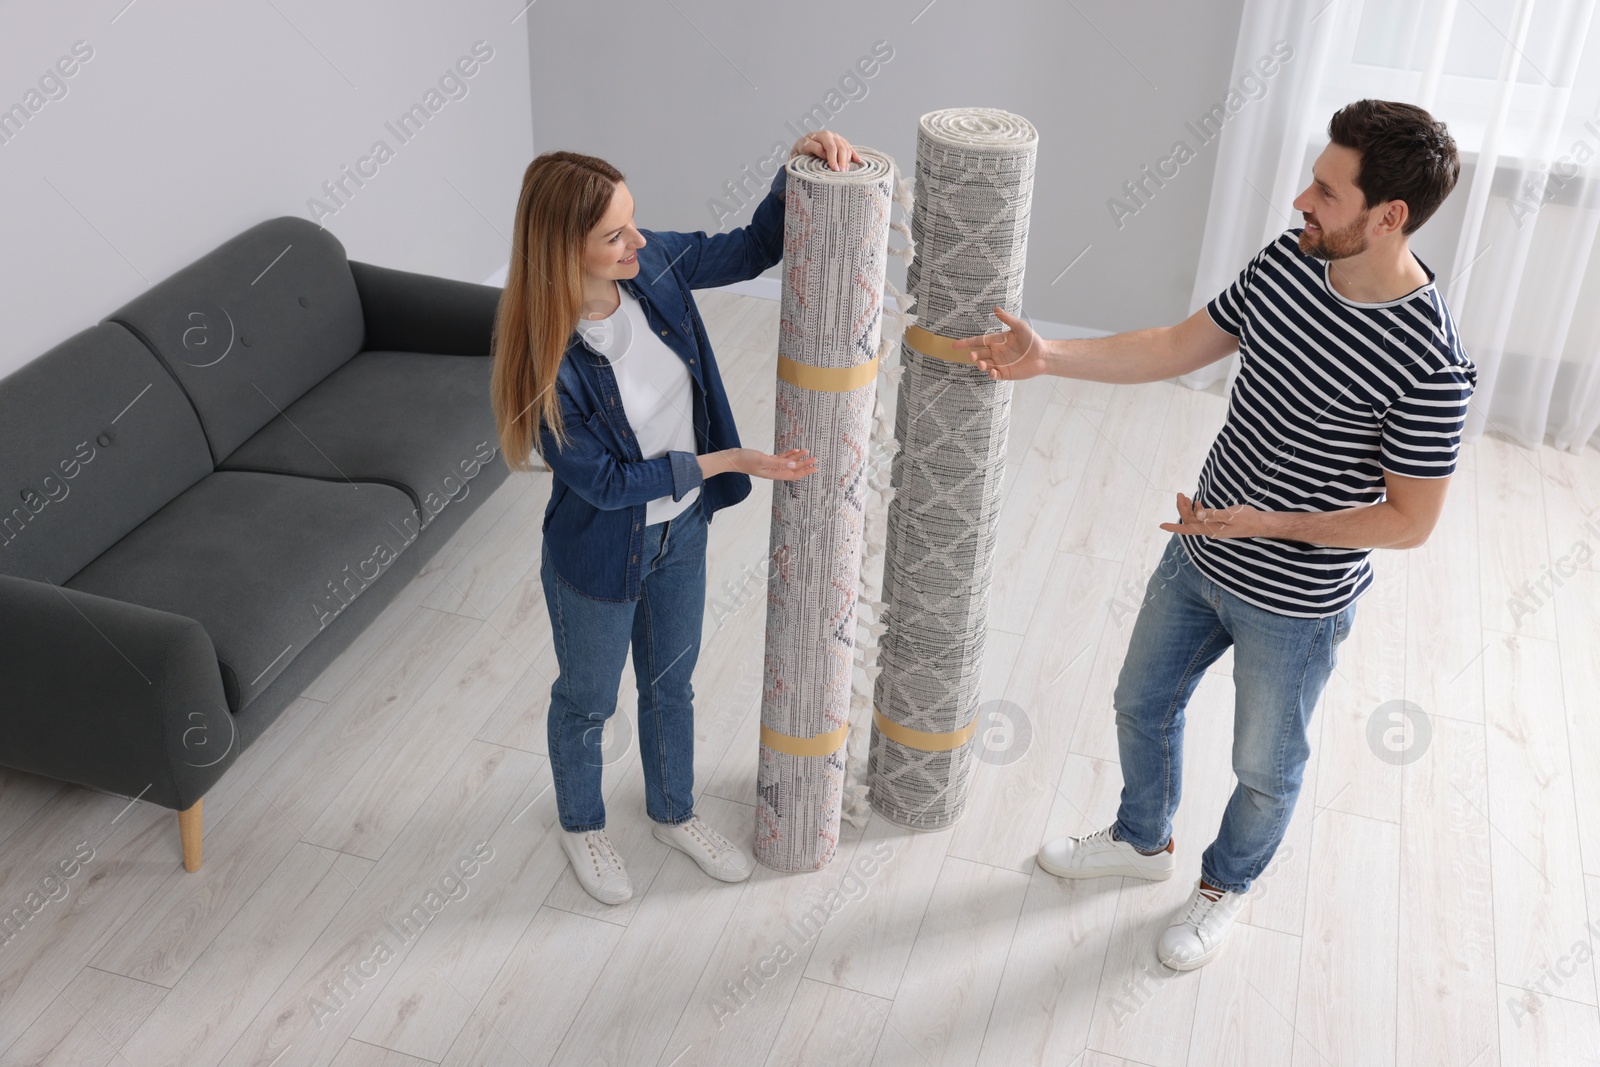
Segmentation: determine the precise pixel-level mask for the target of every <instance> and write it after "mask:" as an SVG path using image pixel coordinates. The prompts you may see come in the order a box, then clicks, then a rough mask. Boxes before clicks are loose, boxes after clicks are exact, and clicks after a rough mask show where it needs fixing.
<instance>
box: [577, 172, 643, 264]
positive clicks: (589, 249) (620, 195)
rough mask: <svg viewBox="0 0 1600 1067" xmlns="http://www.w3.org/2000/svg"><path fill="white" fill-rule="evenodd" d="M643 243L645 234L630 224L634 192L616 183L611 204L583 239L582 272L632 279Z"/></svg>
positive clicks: (624, 185)
mask: <svg viewBox="0 0 1600 1067" xmlns="http://www.w3.org/2000/svg"><path fill="white" fill-rule="evenodd" d="M644 245H645V240H644V234H642V233H640V232H639V230H638V228H637V227H636V226H634V224H633V194H632V193H630V192H628V187H627V185H626V184H624V183H622V182H618V183H617V187H616V189H614V190H613V191H612V193H611V205H610V206H609V207H607V208H606V213H605V215H603V216H602V217H601V219H600V222H599V224H598V225H596V226H595V228H594V229H592V230H590V231H589V237H588V239H587V240H586V241H585V242H584V248H583V269H584V273H586V274H588V275H589V276H590V277H592V278H599V279H602V280H613V281H614V280H616V279H618V278H632V277H634V276H635V275H637V274H638V273H639V257H638V251H639V249H641V248H643V247H644Z"/></svg>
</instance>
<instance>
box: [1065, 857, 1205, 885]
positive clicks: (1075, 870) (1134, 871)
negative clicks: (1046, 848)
mask: <svg viewBox="0 0 1600 1067" xmlns="http://www.w3.org/2000/svg"><path fill="white" fill-rule="evenodd" d="M1034 862H1035V863H1037V864H1038V865H1039V869H1040V870H1042V871H1045V872H1047V873H1049V874H1053V875H1055V876H1056V877H1057V878H1143V879H1144V880H1145V881H1147V882H1165V881H1166V880H1167V879H1168V878H1171V877H1172V872H1173V870H1174V869H1175V868H1173V867H1168V868H1166V869H1164V870H1162V869H1159V868H1158V869H1156V870H1151V869H1149V868H1145V867H1058V866H1056V865H1055V864H1053V863H1051V862H1050V861H1049V860H1047V859H1045V858H1044V854H1043V853H1042V852H1041V853H1040V854H1039V855H1037V856H1035V857H1034Z"/></svg>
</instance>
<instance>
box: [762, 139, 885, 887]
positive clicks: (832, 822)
mask: <svg viewBox="0 0 1600 1067" xmlns="http://www.w3.org/2000/svg"><path fill="white" fill-rule="evenodd" d="M856 152H857V154H859V155H860V157H861V159H862V162H861V163H859V164H852V165H851V166H850V167H849V168H847V169H846V170H844V171H832V170H829V169H828V165H827V164H826V163H824V162H823V161H822V160H820V159H817V158H816V157H815V156H809V155H802V156H796V157H794V158H793V159H791V160H790V161H789V163H788V168H789V174H788V179H787V190H788V191H787V194H786V199H785V202H784V238H783V305H782V311H781V319H780V321H779V327H778V382H777V417H776V420H775V426H774V433H773V438H774V440H773V451H774V452H783V451H785V450H787V449H790V448H807V449H810V451H811V453H812V455H814V456H815V457H816V458H817V472H816V473H815V474H812V475H809V476H808V477H805V478H801V479H798V480H796V481H788V482H786V481H777V482H773V483H772V539H771V555H770V558H769V562H770V570H769V572H768V578H767V634H766V661H765V667H764V675H763V685H762V693H761V747H760V764H759V766H758V768H757V776H756V785H757V804H756V833H755V855H756V859H758V860H760V861H761V862H762V863H763V864H765V865H766V866H768V867H772V868H774V869H776V870H780V871H804V870H816V869H818V868H821V867H823V866H825V865H826V864H827V863H828V861H829V860H831V859H832V858H833V853H834V850H835V848H836V847H837V845H838V840H839V816H840V806H841V801H842V798H843V792H844V771H845V748H844V745H845V738H846V734H847V730H848V727H849V717H850V688H851V674H852V668H853V660H854V650H855V637H856V596H857V587H858V582H859V579H860V570H861V547H862V532H863V519H864V515H865V504H866V492H867V485H866V475H867V459H868V456H867V446H868V438H869V435H870V432H871V428H872V423H871V419H872V413H873V401H874V400H875V399H876V396H877V373H878V360H879V356H880V354H881V353H880V351H879V348H880V338H881V329H882V315H883V284H884V266H885V261H886V259H887V249H888V239H889V211H890V206H891V203H892V200H893V196H894V182H895V171H894V161H893V160H891V159H890V158H889V157H888V156H885V155H883V154H881V153H879V152H874V151H872V150H871V149H869V148H861V147H857V148H856Z"/></svg>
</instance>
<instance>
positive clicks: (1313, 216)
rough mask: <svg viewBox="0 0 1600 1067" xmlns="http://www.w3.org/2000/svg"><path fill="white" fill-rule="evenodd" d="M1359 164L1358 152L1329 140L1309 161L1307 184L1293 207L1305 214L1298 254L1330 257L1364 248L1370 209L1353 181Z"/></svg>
mask: <svg viewBox="0 0 1600 1067" xmlns="http://www.w3.org/2000/svg"><path fill="white" fill-rule="evenodd" d="M1360 168H1361V153H1360V152H1357V151H1356V150H1355V149H1354V148H1346V147H1344V146H1343V145H1337V144H1332V143H1330V144H1329V145H1328V147H1326V148H1324V149H1323V150H1322V154H1321V155H1320V156H1318V157H1317V160H1316V162H1315V163H1313V164H1312V165H1311V184H1310V185H1308V186H1307V187H1306V189H1305V191H1304V192H1302V193H1301V194H1300V195H1299V196H1297V197H1295V200H1294V207H1295V210H1296V211H1298V212H1300V213H1301V214H1302V215H1303V216H1305V227H1306V228H1305V231H1304V232H1302V233H1301V234H1300V251H1301V253H1302V254H1304V255H1308V256H1316V257H1317V258H1318V259H1330V260H1331V259H1344V258H1345V257H1346V256H1355V255H1360V254H1361V253H1362V252H1365V251H1366V250H1367V221H1368V217H1369V216H1370V215H1371V213H1372V209H1371V208H1370V207H1369V206H1368V205H1367V198H1366V196H1365V194H1363V193H1362V192H1361V188H1360V187H1359V186H1358V185H1356V176H1357V175H1358V174H1359V173H1360Z"/></svg>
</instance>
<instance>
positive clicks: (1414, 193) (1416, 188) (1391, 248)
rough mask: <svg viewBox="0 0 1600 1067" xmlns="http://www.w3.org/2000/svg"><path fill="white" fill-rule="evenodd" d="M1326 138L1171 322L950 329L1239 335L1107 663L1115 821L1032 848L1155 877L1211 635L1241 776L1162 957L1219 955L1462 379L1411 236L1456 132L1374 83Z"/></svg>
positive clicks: (1079, 864)
mask: <svg viewBox="0 0 1600 1067" xmlns="http://www.w3.org/2000/svg"><path fill="white" fill-rule="evenodd" d="M1328 136H1329V139H1330V143H1329V144H1328V146H1327V147H1326V148H1325V149H1323V151H1322V154H1321V155H1320V156H1318V157H1317V160H1316V162H1315V163H1314V164H1313V166H1312V181H1311V184H1310V185H1309V186H1308V187H1307V188H1306V190H1305V191H1304V192H1302V193H1301V194H1300V195H1299V197H1297V198H1296V199H1295V201H1294V206H1295V209H1296V210H1298V211H1299V212H1300V213H1301V214H1302V216H1303V217H1304V220H1305V226H1304V227H1303V228H1302V229H1299V230H1289V231H1287V232H1286V233H1284V234H1283V235H1282V236H1280V237H1279V238H1278V239H1277V240H1275V241H1274V242H1273V243H1272V244H1270V245H1268V246H1267V247H1266V248H1264V249H1262V250H1261V252H1260V253H1259V254H1257V255H1256V257H1255V258H1254V259H1253V260H1252V261H1251V262H1250V263H1249V265H1248V266H1246V267H1245V269H1244V270H1243V271H1242V272H1241V273H1240V274H1239V277H1238V279H1237V280H1236V281H1235V282H1234V283H1233V284H1232V285H1231V286H1229V287H1228V289H1226V290H1225V291H1224V292H1222V293H1221V294H1219V295H1218V296H1217V297H1216V298H1215V299H1214V300H1212V301H1211V302H1210V303H1209V304H1208V305H1206V307H1205V308H1204V309H1203V310H1201V311H1198V312H1196V313H1195V314H1194V315H1193V316H1191V317H1190V318H1188V319H1186V320H1185V321H1183V322H1182V323H1179V324H1178V325H1176V326H1171V327H1166V328H1158V329H1147V330H1138V331H1134V332H1132V333H1124V334H1117V335H1115V336H1111V337H1105V338H1098V339H1094V340H1072V341H1045V340H1042V339H1041V338H1039V337H1038V335H1036V334H1035V333H1034V332H1033V331H1032V330H1031V329H1030V328H1029V327H1028V326H1027V324H1026V323H1024V322H1021V321H1019V320H1018V319H1016V318H1013V317H1012V316H1010V315H1008V314H1006V313H1005V312H1004V311H1002V310H1001V309H999V308H996V309H995V314H996V315H997V316H998V317H999V318H1000V319H1001V321H1002V322H1004V323H1005V324H1006V325H1007V326H1008V327H1010V329H1009V331H1008V332H1005V333H998V334H989V335H987V336H983V337H972V338H967V339H965V340H961V341H957V342H956V347H958V348H970V349H973V350H974V351H973V352H972V358H973V359H974V361H976V363H977V364H978V366H979V367H981V368H983V370H985V371H986V372H988V374H989V377H990V378H992V379H995V380H997V381H998V380H1016V379H1022V378H1030V377H1034V376H1036V375H1040V374H1056V375H1062V376H1064V377H1070V378H1087V379H1090V380H1093V381H1101V382H1149V381H1160V380H1163V379H1166V378H1171V377H1174V376H1176V375H1179V374H1184V373H1186V372H1188V371H1192V370H1194V369H1196V368H1197V367H1202V366H1204V365H1206V364H1208V363H1212V362H1214V361H1216V360H1219V359H1222V358H1223V357H1224V356H1226V355H1228V353H1229V352H1231V351H1233V349H1234V348H1235V347H1237V348H1238V351H1239V373H1238V376H1237V378H1236V380H1235V382H1234V385H1233V388H1232V391H1231V393H1230V395H1229V399H1228V411H1227V418H1226V421H1225V422H1224V423H1223V426H1222V430H1221V432H1220V433H1219V434H1218V435H1217V438H1216V440H1215V441H1214V442H1213V443H1212V446H1211V451H1210V454H1209V455H1208V456H1207V457H1206V461H1205V465H1204V467H1203V468H1202V469H1201V471H1200V479H1199V483H1198V485H1197V487H1196V489H1195V494H1194V498H1193V499H1192V500H1191V499H1190V498H1189V497H1187V496H1184V495H1183V494H1182V493H1180V494H1178V521H1177V522H1175V523H1162V524H1161V528H1162V529H1163V530H1169V531H1171V532H1172V534H1173V537H1172V539H1171V541H1170V542H1169V544H1168V545H1167V549H1166V553H1165V555H1164V556H1163V557H1162V560H1161V564H1160V565H1159V566H1158V568H1157V569H1156V573H1155V574H1154V575H1152V576H1151V578H1150V582H1149V585H1148V587H1147V591H1146V597H1145V601H1144V603H1143V605H1142V606H1141V608H1140V611H1139V615H1138V619H1137V621H1136V622H1135V624H1134V629H1133V636H1132V638H1131V640H1130V643H1129V646H1128V655H1127V659H1126V661H1125V662H1124V664H1123V667H1122V673H1121V675H1120V677H1119V679H1118V681H1117V688H1116V692H1115V695H1114V697H1113V703H1114V706H1115V709H1116V722H1117V742H1118V747H1119V750H1120V753H1121V762H1122V776H1123V788H1122V798H1121V806H1120V808H1119V810H1118V812H1117V818H1116V821H1115V822H1114V823H1112V824H1111V825H1110V826H1108V827H1106V828H1105V829H1104V830H1101V831H1099V832H1097V833H1093V834H1089V835H1087V836H1084V837H1067V838H1061V839H1059V840H1054V841H1048V842H1046V843H1045V844H1044V846H1043V847H1042V848H1041V849H1040V850H1039V857H1038V862H1039V866H1041V867H1042V868H1044V869H1045V870H1047V871H1049V872H1050V873H1052V874H1055V875H1059V876H1061V877H1064V878H1092V877H1097V876H1106V875H1116V876H1122V877H1133V878H1149V879H1164V878H1169V877H1171V876H1172V872H1173V868H1174V861H1173V853H1174V847H1175V846H1174V843H1173V841H1172V836H1171V829H1172V816H1173V813H1174V812H1175V811H1176V810H1177V806H1178V798H1179V795H1180V792H1181V780H1182V764H1181V754H1182V742H1183V723H1184V717H1183V712H1184V706H1185V704H1187V702H1188V700H1189V697H1190V695H1191V694H1192V693H1193V692H1194V690H1195V687H1196V686H1197V685H1198V684H1199V681H1200V676H1201V675H1202V674H1203V673H1204V672H1205V670H1206V668H1207V667H1208V666H1210V665H1211V664H1212V663H1214V662H1215V661H1216V660H1217V658H1218V657H1219V656H1221V655H1222V653H1223V652H1224V651H1225V650H1226V649H1227V648H1228V647H1229V646H1230V645H1231V646H1232V647H1233V649H1234V669H1233V679H1234V688H1235V708H1234V742H1233V770H1234V774H1235V776H1236V777H1237V778H1238V786H1237V787H1236V788H1235V789H1234V792H1233V795H1232V797H1231V798H1230V799H1229V801H1228V805H1227V809H1226V811H1225V812H1224V814H1223V817H1222V825H1221V828H1220V829H1219V831H1218V833H1217V837H1216V839H1215V840H1214V841H1212V843H1211V845H1210V846H1209V847H1208V848H1207V849H1206V850H1205V853H1204V854H1203V855H1202V856H1201V859H1200V878H1199V881H1198V882H1197V883H1196V885H1195V889H1194V892H1193V894H1192V895H1191V896H1190V898H1189V902H1188V904H1187V905H1186V906H1185V908H1184V910H1183V912H1182V913H1181V915H1180V916H1179V918H1178V920H1177V921H1176V922H1175V923H1174V924H1173V925H1172V926H1170V927H1168V928H1167V930H1166V931H1165V933H1163V934H1162V936H1161V938H1160V940H1159V943H1158V944H1157V955H1158V956H1159V957H1160V959H1161V961H1162V962H1163V963H1165V964H1166V965H1167V966H1169V967H1172V968H1174V969H1177V970H1192V969H1194V968H1196V967H1200V966H1202V965H1204V964H1205V963H1207V962H1209V961H1210V960H1211V959H1212V958H1213V957H1214V956H1215V955H1216V952H1217V950H1218V949H1219V948H1221V946H1222V944H1223V939H1224V938H1225V937H1226V935H1227V933H1228V931H1229V929H1230V928H1231V926H1232V924H1233V920H1234V916H1235V915H1236V913H1237V912H1238V910H1239V907H1240V906H1241V905H1242V903H1243V902H1244V899H1245V893H1246V892H1247V891H1248V890H1249V888H1250V884H1251V882H1252V881H1254V879H1255V878H1256V877H1257V876H1258V875H1259V874H1260V873H1261V872H1262V870H1263V869H1265V867H1266V866H1267V863H1268V862H1269V861H1270V860H1271V859H1272V855H1273V853H1274V852H1275V851H1276V850H1277V847H1278V844H1279V842H1280V841H1282V839H1283V835H1284V831H1285V829H1286V828H1287V827H1288V824H1289V817H1290V815H1291V814H1292V813H1293V811H1294V806H1295V800H1296V798H1297V797H1298V795H1299V792H1300V785H1301V774H1302V771H1303V770H1304V768H1305V762H1306V758H1307V756H1308V755H1309V753H1310V745H1309V742H1308V740H1307V733H1306V728H1307V724H1308V722H1309V721H1310V718H1311V712H1312V709H1313V708H1314V707H1315V706H1316V702H1317V698H1318V696H1319V695H1320V694H1321V692H1322V687H1323V685H1324V683H1325V682H1326V681H1327V679H1328V675H1329V674H1330V673H1331V672H1332V670H1333V666H1334V658H1335V653H1336V649H1337V648H1338V645H1339V644H1340V643H1341V642H1342V641H1343V640H1344V639H1345V638H1346V637H1347V636H1348V635H1349V632H1350V625H1351V622H1352V620H1353V619H1354V615H1355V603H1356V599H1357V598H1358V597H1359V596H1360V595H1361V593H1362V592H1364V591H1365V590H1366V589H1367V587H1368V586H1369V585H1371V583H1372V571H1371V567H1370V565H1369V563H1368V559H1367V556H1368V554H1369V551H1370V550H1371V549H1373V548H1414V547H1416V546H1417V545H1420V544H1422V543H1423V541H1424V540H1426V539H1427V537H1428V534H1429V532H1430V531H1431V530H1432V529H1433V525H1434V523H1435V521H1436V520H1437V519H1438V517H1439V512H1440V509H1441V508H1442V507H1443V506H1444V496H1445V488H1446V486H1447V485H1448V484H1449V481H1450V475H1451V473H1452V472H1453V471H1454V470H1455V464H1456V456H1457V452H1458V449H1459V445H1460V434H1461V427H1462V422H1463V420H1464V418H1465V414H1466V408H1467V401H1468V399H1469V398H1470V396H1471V395H1472V391H1473V388H1474V386H1475V385H1476V382H1477V371H1476V368H1474V366H1473V364H1472V362H1471V361H1470V360H1469V359H1468V358H1467V356H1466V354H1465V353H1464V352H1463V351H1462V348H1461V344H1460V342H1459V340H1458V338H1457V336H1456V329H1455V323H1454V322H1453V320H1452V319H1451V316H1450V313H1449V311H1448V310H1447V309H1446V308H1445V305H1444V300H1443V298H1442V297H1441V296H1440V295H1439V293H1438V291H1437V289H1435V287H1434V274H1433V271H1431V270H1429V269H1428V268H1427V267H1426V266H1425V265H1423V264H1422V262H1421V261H1420V260H1418V259H1417V258H1416V256H1414V255H1413V254H1412V253H1411V250H1410V248H1409V238H1410V235H1411V234H1412V233H1414V232H1416V230H1417V227H1419V226H1421V225H1422V224H1423V223H1424V222H1425V221H1427V219H1428V217H1429V216H1431V215H1432V214H1433V213H1434V211H1435V210H1436V209H1437V208H1438V207H1439V204H1440V203H1441V202H1442V201H1443V200H1444V199H1445V197H1446V196H1447V195H1449V193H1450V190H1451V189H1452V188H1454V186H1455V183H1456V179H1457V177H1458V176H1459V175H1460V171H1461V165H1460V161H1459V159H1458V157H1457V154H1456V147H1455V142H1454V141H1453V140H1452V139H1451V137H1450V135H1449V133H1448V132H1447V131H1446V129H1445V127H1444V125H1443V124H1442V123H1438V122H1435V121H1434V119H1433V117H1432V116H1431V115H1429V114H1428V113H1427V112H1426V111H1424V110H1422V109H1421V108H1418V107H1414V106H1411V105H1409V104H1400V103H1392V102H1389V101H1382V100H1361V101H1358V102H1356V103H1354V104H1350V105H1348V106H1347V107H1344V108H1341V109H1340V110H1339V111H1338V112H1336V113H1335V114H1334V116H1333V118H1332V120H1331V121H1330V122H1329V124H1328Z"/></svg>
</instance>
